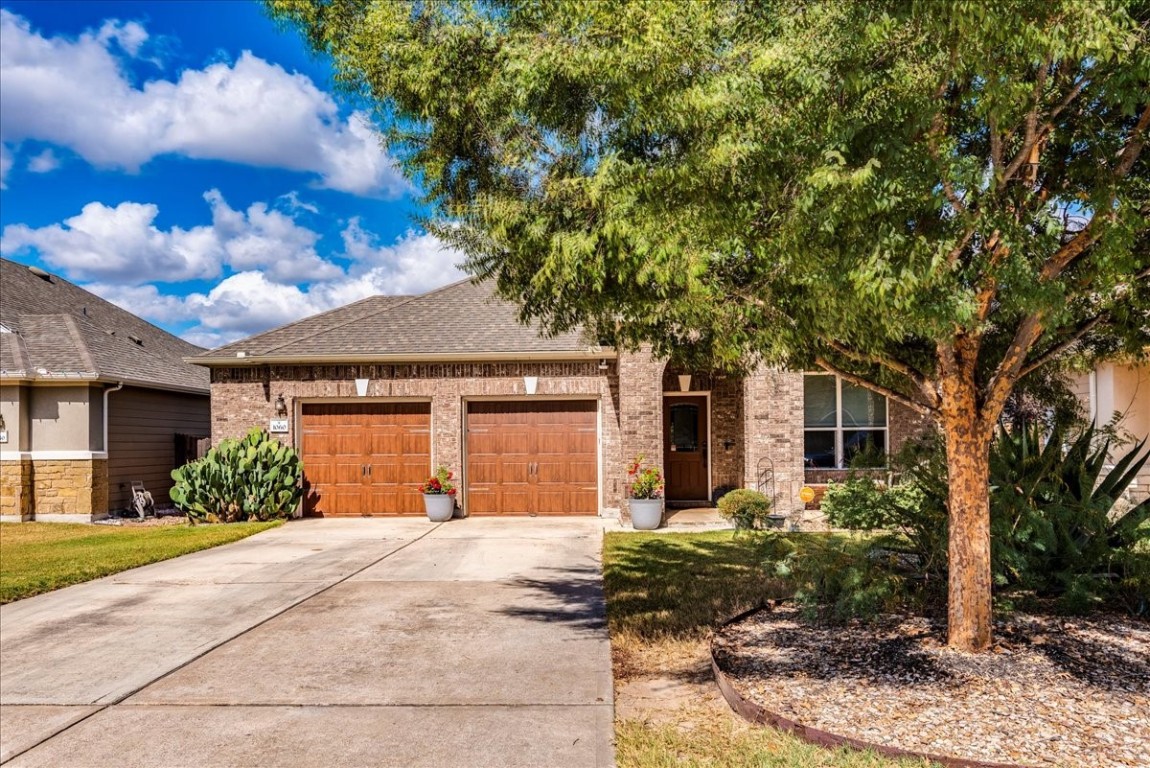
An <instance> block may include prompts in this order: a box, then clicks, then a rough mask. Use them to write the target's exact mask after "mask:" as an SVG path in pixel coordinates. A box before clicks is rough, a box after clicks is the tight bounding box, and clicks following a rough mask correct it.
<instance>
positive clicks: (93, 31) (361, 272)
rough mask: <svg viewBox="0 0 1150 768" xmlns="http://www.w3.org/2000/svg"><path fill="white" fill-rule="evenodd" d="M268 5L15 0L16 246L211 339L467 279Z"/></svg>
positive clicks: (12, 251)
mask: <svg viewBox="0 0 1150 768" xmlns="http://www.w3.org/2000/svg"><path fill="white" fill-rule="evenodd" d="M363 106H364V105H362V104H357V103H354V101H353V100H352V99H351V98H350V97H348V96H346V95H344V94H340V93H337V92H336V91H335V89H334V88H333V87H332V81H331V68H330V66H329V65H328V64H327V62H326V61H324V60H322V59H318V58H315V57H313V56H312V55H311V54H310V53H309V51H308V50H307V48H306V47H305V46H304V44H303V42H302V40H301V38H300V37H299V35H298V34H297V33H295V32H294V31H290V30H289V31H283V30H281V29H279V28H277V26H276V25H275V24H273V23H272V22H271V21H270V20H269V19H268V18H267V17H266V16H265V15H264V13H263V9H262V6H261V5H260V4H259V3H256V2H243V1H242V0H214V1H210V2H205V1H204V0H198V1H195V2H173V1H172V0H165V1H164V2H97V1H94V0H85V1H83V2H51V1H47V2H46V1H45V0H38V1H37V2H0V179H2V183H3V188H2V190H0V254H2V255H3V256H4V257H5V258H9V259H13V260H15V261H19V262H22V263H25V264H37V265H39V266H42V267H44V268H45V269H48V270H49V271H51V272H54V273H56V274H59V275H62V276H63V277H65V278H67V279H69V280H72V281H73V282H76V283H79V284H81V285H84V286H85V287H87V288H89V290H92V291H94V292H96V293H98V294H100V295H102V296H104V297H105V298H107V299H109V300H111V301H114V302H115V303H117V304H119V305H120V306H123V307H125V308H126V309H129V310H131V311H133V312H135V313H136V314H138V315H141V316H142V317H144V318H146V319H148V320H150V321H151V322H154V323H156V324H157V325H159V326H161V327H163V328H166V329H168V330H170V331H172V332H173V333H176V334H178V335H181V336H183V337H184V338H186V339H188V340H189V341H192V342H193V343H196V344H200V345H203V346H209V347H210V346H217V345H219V344H223V343H226V342H228V341H231V340H233V339H236V338H239V337H242V336H246V335H248V334H251V333H256V332H258V331H262V330H266V329H267V328H271V327H275V326H278V325H282V324H283V323H286V322H289V321H291V320H295V319H297V318H299V317H301V316H304V315H308V314H313V313H315V312H319V311H323V310H326V309H330V308H332V307H335V306H339V305H342V304H345V303H347V302H350V301H355V300H357V299H360V298H363V297H364V296H368V295H372V294H377V293H390V294H407V293H417V292H422V291H425V290H429V289H431V288H434V287H437V286H439V285H443V284H445V283H447V282H451V281H453V280H456V279H458V278H459V277H461V276H462V274H461V273H460V272H459V270H458V269H457V267H456V266H455V265H456V264H457V263H458V262H459V261H460V260H461V256H460V254H458V253H455V252H453V251H451V250H449V249H447V248H445V247H443V246H442V244H441V243H439V242H438V241H437V240H436V239H435V238H434V237H433V236H431V235H429V234H427V233H425V232H423V231H421V230H420V229H419V228H418V227H417V226H416V225H415V223H414V221H413V218H412V217H413V215H414V214H416V213H419V212H420V209H419V207H418V203H417V200H416V197H417V195H416V194H415V192H414V190H412V189H411V187H410V186H409V185H408V184H407V182H406V181H405V180H404V179H403V178H402V176H401V175H400V173H399V172H398V170H397V169H396V168H395V166H394V164H393V163H392V162H391V160H390V158H389V157H388V156H387V155H386V153H385V152H384V151H383V150H382V149H381V148H380V145H379V141H378V134H377V132H376V129H375V128H374V127H373V126H371V124H370V121H369V120H368V119H367V118H366V115H365V113H364V111H363Z"/></svg>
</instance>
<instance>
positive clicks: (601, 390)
mask: <svg viewBox="0 0 1150 768" xmlns="http://www.w3.org/2000/svg"><path fill="white" fill-rule="evenodd" d="M613 373H614V371H612V370H610V369H609V370H608V371H606V372H604V371H600V370H599V367H598V361H595V360H589V361H579V362H557V363H458V364H456V363H435V364H421V365H301V366H252V367H246V368H215V369H213V370H212V388H211V395H212V442H213V443H218V442H219V441H220V440H223V439H224V438H229V437H240V436H242V435H243V434H245V433H246V432H247V431H248V430H249V429H251V428H252V427H253V426H259V427H263V428H265V429H266V428H267V425H268V421H269V420H270V419H273V418H275V400H276V397H277V396H279V395H281V394H282V395H283V397H284V400H285V402H286V403H287V406H288V412H289V413H290V414H293V415H295V417H298V414H299V407H298V404H297V403H298V402H299V401H301V400H302V401H304V402H307V401H315V400H321V399H324V398H346V399H349V400H355V399H358V398H357V395H356V388H355V380H356V379H357V378H366V379H369V384H368V390H367V395H366V397H367V398H377V399H386V398H393V399H404V398H406V399H418V400H428V401H430V402H431V422H432V433H433V434H432V449H431V450H432V461H433V463H435V464H445V465H447V466H449V467H451V468H452V469H454V470H456V471H458V470H459V469H460V467H461V464H462V460H463V446H462V440H463V415H464V408H465V406H464V401H465V398H493V397H494V398H500V397H515V398H519V397H522V398H524V399H527V398H528V397H530V398H531V399H537V400H547V399H549V398H568V399H577V398H585V399H596V400H598V401H599V403H600V408H599V411H600V425H601V426H600V440H601V460H602V463H603V466H602V478H603V489H602V491H603V493H602V499H601V506H602V509H603V511H604V513H606V514H613V513H615V512H617V511H618V510H619V509H620V507H621V500H622V491H623V488H622V483H621V479H622V478H625V476H626V473H625V469H624V468H623V458H622V455H623V452H621V439H622V438H621V436H620V428H619V424H620V420H619V414H620V412H621V407H622V404H621V395H620V392H619V387H618V381H619V379H618V377H617V376H615V375H613ZM524 376H537V377H538V385H537V389H536V392H535V394H534V395H531V396H527V395H526V391H525V389H524V382H523V377H524ZM291 429H292V432H289V433H288V434H284V435H278V437H279V438H280V439H282V440H284V441H285V442H287V443H290V444H292V445H298V443H297V441H296V440H295V434H294V430H295V429H296V418H292V419H291Z"/></svg>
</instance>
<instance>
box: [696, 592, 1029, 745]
mask: <svg viewBox="0 0 1150 768" xmlns="http://www.w3.org/2000/svg"><path fill="white" fill-rule="evenodd" d="M770 610H771V608H770V606H769V605H765V606H760V607H758V608H752V609H750V610H749V611H743V612H742V613H740V614H738V615H736V616H734V617H732V618H730V619H727V620H726V621H724V622H723V623H722V624H720V625H719V629H720V630H721V629H723V628H724V627H727V626H730V625H731V624H734V623H735V622H738V621H742V620H743V619H746V618H748V617H750V616H753V615H754V614H756V613H759V612H761V611H767V612H769V611H770ZM716 634H717V633H716ZM709 648H710V654H711V673H712V674H713V675H714V676H715V682H716V684H717V685H718V686H719V692H720V693H722V694H723V698H724V699H726V701H727V704H729V705H730V707H731V709H733V710H734V711H735V712H737V713H738V714H739V716H740V717H742V718H743V719H744V720H746V721H748V722H750V723H753V724H754V725H769V726H771V727H773V728H777V729H778V730H780V731H786V732H788V733H791V734H794V735H795V736H797V737H798V738H800V739H802V740H803V741H806V742H808V743H810V744H816V745H818V746H820V747H850V748H852V749H858V750H870V751H872V752H877V753H878V754H881V755H885V756H886V757H917V758H921V759H923V760H929V761H932V762H935V763H941V764H942V765H946V766H950V768H1026V766H1022V765H1019V764H1017V763H988V762H983V761H981V760H967V759H965V758H961V757H953V756H950V755H932V754H928V753H926V752H915V751H913V750H909V749H901V748H899V747H890V746H886V745H883V744H875V743H873V742H869V741H864V740H862V739H856V738H854V737H852V736H842V735H839V734H837V733H831V732H829V731H823V730H820V729H818V728H813V727H811V726H809V725H803V724H802V723H800V722H798V721H797V720H791V719H790V718H788V717H784V716H783V715H780V714H779V713H778V712H772V711H771V710H769V709H767V708H766V707H764V706H763V705H762V704H759V703H757V702H754V701H751V700H750V699H748V698H747V697H745V696H743V695H742V694H741V693H739V692H738V691H737V690H736V689H735V686H734V683H732V682H731V679H730V677H728V676H727V674H726V673H725V672H723V670H722V669H721V668H720V667H719V660H718V659H717V658H715V637H714V635H712V637H711V642H710V644H709Z"/></svg>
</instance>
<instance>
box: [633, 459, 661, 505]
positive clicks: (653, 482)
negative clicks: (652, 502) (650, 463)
mask: <svg viewBox="0 0 1150 768" xmlns="http://www.w3.org/2000/svg"><path fill="white" fill-rule="evenodd" d="M644 458H646V457H644V456H642V455H639V456H636V457H635V460H634V461H632V462H631V463H630V465H628V467H627V495H628V496H629V497H630V498H632V499H658V498H661V497H662V495H663V473H662V472H660V471H659V468H658V467H645V468H644V467H643V466H642V464H643V459H644Z"/></svg>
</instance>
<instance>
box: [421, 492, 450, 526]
mask: <svg viewBox="0 0 1150 768" xmlns="http://www.w3.org/2000/svg"><path fill="white" fill-rule="evenodd" d="M423 508H424V509H426V510H427V519H428V520H430V521H431V522H433V523H446V522H447V521H448V520H450V519H451V516H452V515H453V514H454V513H455V497H454V496H451V495H449V494H446V493H425V494H423Z"/></svg>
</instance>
